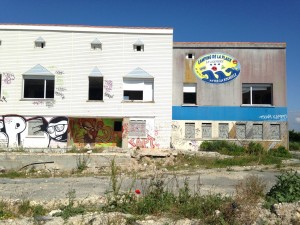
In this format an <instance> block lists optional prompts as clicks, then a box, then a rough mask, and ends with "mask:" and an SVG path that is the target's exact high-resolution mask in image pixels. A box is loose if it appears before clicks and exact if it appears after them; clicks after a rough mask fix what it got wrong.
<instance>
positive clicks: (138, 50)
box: [133, 45, 144, 52]
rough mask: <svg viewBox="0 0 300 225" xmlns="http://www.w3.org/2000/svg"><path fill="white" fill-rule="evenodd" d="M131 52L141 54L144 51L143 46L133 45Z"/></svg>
mask: <svg viewBox="0 0 300 225" xmlns="http://www.w3.org/2000/svg"><path fill="white" fill-rule="evenodd" d="M133 50H134V51H136V52H143V51H144V45H133Z"/></svg>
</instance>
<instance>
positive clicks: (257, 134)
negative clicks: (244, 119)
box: [252, 124, 263, 139]
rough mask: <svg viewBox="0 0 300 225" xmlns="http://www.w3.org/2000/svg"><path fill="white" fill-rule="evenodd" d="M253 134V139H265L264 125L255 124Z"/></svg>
mask: <svg viewBox="0 0 300 225" xmlns="http://www.w3.org/2000/svg"><path fill="white" fill-rule="evenodd" d="M252 134H253V135H252V138H253V139H263V125H262V124H253V128H252Z"/></svg>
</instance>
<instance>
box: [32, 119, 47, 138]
mask: <svg viewBox="0 0 300 225" xmlns="http://www.w3.org/2000/svg"><path fill="white" fill-rule="evenodd" d="M43 125H44V124H43V121H42V119H35V120H29V121H28V136H38V137H44V132H42V131H40V130H41V127H42V126H43Z"/></svg>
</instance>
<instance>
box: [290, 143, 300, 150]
mask: <svg viewBox="0 0 300 225" xmlns="http://www.w3.org/2000/svg"><path fill="white" fill-rule="evenodd" d="M289 149H290V150H300V142H290V143H289Z"/></svg>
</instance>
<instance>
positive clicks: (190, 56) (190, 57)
mask: <svg viewBox="0 0 300 225" xmlns="http://www.w3.org/2000/svg"><path fill="white" fill-rule="evenodd" d="M186 58H187V59H194V54H193V53H188V54H187V55H186Z"/></svg>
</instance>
